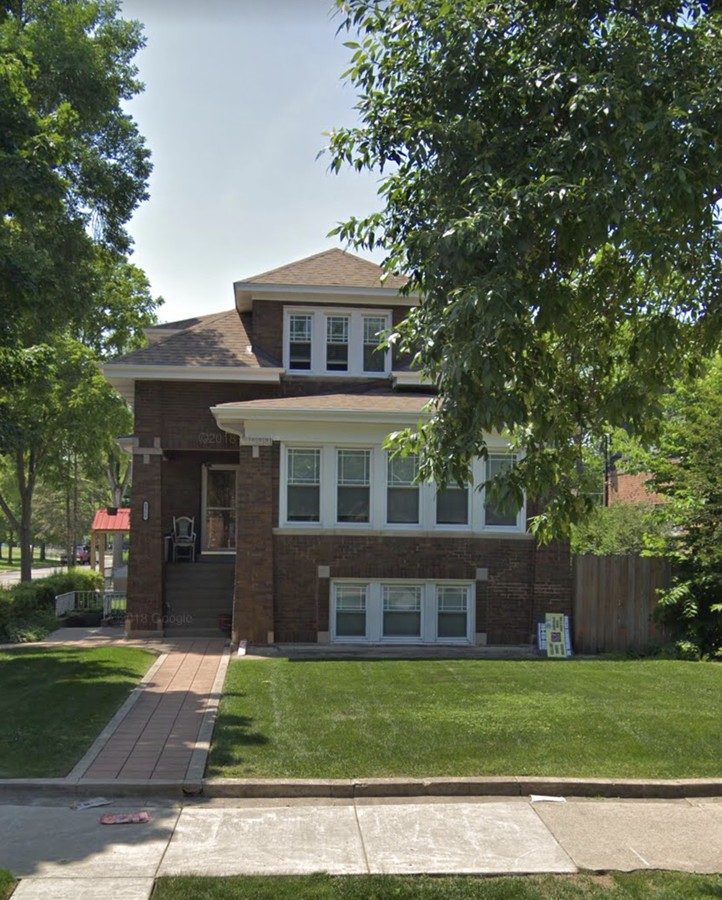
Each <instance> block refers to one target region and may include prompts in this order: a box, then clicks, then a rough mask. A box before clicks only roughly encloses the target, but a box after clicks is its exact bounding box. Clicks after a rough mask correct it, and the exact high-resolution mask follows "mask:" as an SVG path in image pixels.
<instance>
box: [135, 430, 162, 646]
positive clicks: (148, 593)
mask: <svg viewBox="0 0 722 900" xmlns="http://www.w3.org/2000/svg"><path fill="white" fill-rule="evenodd" d="M136 453H137V454H139V455H138V456H136V458H135V462H134V466H133V498H132V501H131V513H130V516H131V518H130V522H131V527H130V556H129V558H128V611H127V616H126V623H125V630H126V633H127V634H128V636H129V637H156V636H159V635H162V634H163V562H164V561H163V553H164V544H163V528H162V516H161V472H162V465H163V462H162V455H161V453H160V452H159V451H158V452H156V453H148V452H146V454H145V455H141V454H143V448H139V449H138V450H136Z"/></svg>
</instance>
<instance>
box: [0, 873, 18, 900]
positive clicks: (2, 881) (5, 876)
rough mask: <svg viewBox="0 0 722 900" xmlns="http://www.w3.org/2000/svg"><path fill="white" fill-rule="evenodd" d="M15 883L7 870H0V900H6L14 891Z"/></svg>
mask: <svg viewBox="0 0 722 900" xmlns="http://www.w3.org/2000/svg"><path fill="white" fill-rule="evenodd" d="M16 884H17V882H16V881H15V879H14V878H13V876H12V875H11V874H10V872H8V870H7V869H0V900H6V898H7V897H9V896H10V895H11V894H12V892H13V891H14V890H15V886H16Z"/></svg>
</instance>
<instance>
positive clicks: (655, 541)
mask: <svg viewBox="0 0 722 900" xmlns="http://www.w3.org/2000/svg"><path fill="white" fill-rule="evenodd" d="M662 402H663V406H664V418H663V424H662V427H661V430H660V433H659V436H658V440H657V442H656V444H655V445H654V446H653V447H652V448H651V449H647V448H644V447H641V446H639V445H638V444H637V443H636V442H634V441H633V440H629V439H628V438H627V437H626V436H624V435H621V434H620V435H617V439H616V446H617V447H618V448H619V449H620V450H621V451H622V453H623V456H624V459H625V461H626V464H627V466H628V467H630V468H633V469H636V470H639V471H643V472H646V473H648V475H649V476H650V478H649V482H648V484H649V485H650V487H651V488H652V489H653V490H654V491H656V492H658V493H659V494H660V495H661V496H662V498H663V499H664V502H662V503H660V504H658V505H657V507H656V508H655V510H654V512H653V513H652V517H653V522H654V524H655V526H656V527H655V528H654V529H652V530H648V531H647V532H646V533H645V535H644V541H645V550H646V552H648V553H653V554H655V555H663V556H666V557H668V558H669V559H671V560H672V562H673V566H674V578H673V585H672V587H671V588H670V589H669V590H667V591H665V592H664V593H663V594H662V596H661V597H660V612H661V614H662V618H663V619H664V621H665V622H666V623H667V624H668V625H669V626H671V628H672V629H673V631H674V633H675V634H676V636H677V637H678V638H681V639H683V640H687V641H689V642H690V643H691V644H693V645H694V647H695V649H696V651H699V652H702V653H710V654H719V653H720V652H722V444H721V443H720V441H719V440H718V435H719V434H720V433H722V357H720V356H717V357H715V358H714V359H713V360H711V361H710V362H708V363H706V364H705V366H704V371H703V373H702V374H701V375H700V376H699V377H697V378H695V379H692V380H686V381H685V380H681V379H680V380H679V381H678V382H677V383H676V384H675V386H674V390H672V391H670V392H669V393H668V394H666V395H665V397H664V398H663V401H662Z"/></svg>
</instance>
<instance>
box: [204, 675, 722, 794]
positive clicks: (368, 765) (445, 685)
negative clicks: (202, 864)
mask: <svg viewBox="0 0 722 900" xmlns="http://www.w3.org/2000/svg"><path fill="white" fill-rule="evenodd" d="M721 696H722V665H719V664H714V663H692V662H679V661H672V660H643V661H607V660H570V661H563V662H562V661H551V660H538V661H536V660H532V661H493V660H413V661H412V660H398V661H388V660H384V661H362V662H359V661H348V662H344V661H332V662H330V661H329V662H327V661H323V662H308V661H303V662H293V661H290V660H286V659H272V660H258V661H254V660H236V661H234V662H233V663H232V664H231V666H230V667H229V671H228V677H227V679H226V685H225V689H224V695H223V699H222V701H221V707H220V715H219V719H218V722H217V725H216V731H215V735H214V740H213V746H212V750H211V758H210V764H209V774H210V775H211V776H215V777H226V778H238V777H270V778H279V777H287V778H294V777H295V778H314V777H315V778H359V777H385V776H392V775H406V776H415V777H430V776H435V775H436V776H443V775H446V776H454V775H457V776H461V775H467V776H473V775H542V776H559V777H562V776H579V777H594V776H598V777H617V778H681V777H716V776H720V775H722V755H720V746H722V707H721V706H720V702H719V701H720V697H721Z"/></svg>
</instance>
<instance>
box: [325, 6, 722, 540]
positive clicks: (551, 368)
mask: <svg viewBox="0 0 722 900" xmlns="http://www.w3.org/2000/svg"><path fill="white" fill-rule="evenodd" d="M337 3H338V6H339V9H340V11H341V17H342V24H341V27H342V29H345V30H347V31H348V32H349V33H350V35H351V37H352V38H355V39H354V40H352V41H350V42H349V44H348V46H349V48H350V50H351V53H352V57H351V63H350V67H349V69H348V71H347V72H346V73H345V75H346V78H347V79H348V80H349V81H350V82H351V84H352V85H353V86H354V87H355V88H356V91H357V94H358V105H357V109H358V111H359V115H360V119H361V124H360V126H359V127H355V128H348V129H341V130H338V131H335V132H332V134H331V138H330V154H331V168H332V169H333V170H338V169H339V168H340V167H341V166H343V165H351V166H353V167H355V168H357V169H359V170H362V169H374V170H378V171H381V172H382V173H383V180H382V182H381V195H382V199H383V203H384V208H383V209H382V210H381V211H380V212H378V213H375V214H373V215H371V216H368V217H366V218H363V219H357V218H351V219H350V220H348V221H347V222H346V223H344V224H342V225H340V226H339V227H338V229H336V231H337V233H338V234H340V235H341V237H342V238H345V239H347V240H348V241H350V242H352V243H354V244H355V245H356V246H359V247H365V248H375V247H381V248H384V249H385V250H386V251H387V263H388V267H389V268H390V269H391V270H396V271H401V272H404V273H408V274H409V275H410V282H409V285H408V287H409V289H410V290H412V291H418V292H419V294H420V296H421V301H422V302H420V303H419V304H418V306H417V307H415V308H414V309H413V310H412V312H411V315H410V316H409V318H408V320H407V321H406V323H405V324H404V325H402V326H401V328H400V329H399V333H398V335H395V336H392V340H398V341H400V342H401V344H402V347H403V348H404V349H406V350H409V351H410V352H414V353H415V354H416V355H415V363H416V365H417V366H418V368H419V369H420V370H421V371H422V373H423V374H424V376H425V377H426V378H427V379H428V380H429V382H430V383H431V384H433V385H435V386H436V387H437V388H438V390H439V393H440V396H441V398H442V401H441V403H440V405H439V407H438V410H437V411H436V412H435V414H434V415H433V417H432V419H431V421H430V423H429V424H428V425H422V426H420V428H419V429H418V430H417V431H416V432H405V433H403V434H401V435H399V436H398V437H397V438H396V444H397V445H401V446H405V447H406V448H411V449H415V450H416V449H421V450H422V451H423V453H424V462H423V467H422V475H423V476H429V475H432V476H434V477H435V478H436V479H437V481H440V482H444V481H447V480H449V479H450V478H455V479H456V480H459V481H461V480H464V479H468V472H469V461H470V459H471V458H472V457H474V456H479V455H481V456H483V455H484V454H485V452H486V441H485V436H486V435H489V434H490V433H492V432H495V431H496V432H503V431H507V432H508V433H509V434H510V436H511V439H512V441H513V442H514V444H515V445H516V446H517V447H519V448H520V449H521V450H522V451H523V459H522V460H521V461H520V463H519V465H518V466H516V467H515V468H514V469H513V470H512V471H510V472H509V473H507V474H506V475H505V476H504V479H503V484H502V489H503V490H504V491H505V493H506V494H508V495H509V496H510V497H511V498H512V499H513V500H516V501H517V503H518V502H519V501H520V499H521V496H522V490H523V489H524V488H526V489H527V490H528V491H529V493H530V494H531V495H532V496H535V497H540V498H546V499H547V500H548V503H547V505H546V507H545V509H544V512H543V513H542V514H541V515H540V516H539V517H537V519H536V521H535V528H536V530H537V531H538V533H539V534H540V536H542V537H545V536H549V535H551V534H556V535H558V534H564V533H565V532H566V530H567V528H568V525H569V522H570V521H574V520H575V519H577V518H579V517H580V516H581V515H583V513H584V512H585V511H586V510H587V509H588V507H589V498H588V497H587V496H586V495H585V493H584V492H583V491H580V490H579V484H578V463H579V461H580V458H581V445H582V440H581V437H582V435H586V436H589V437H590V438H591V439H593V440H594V441H595V442H596V441H598V440H599V439H601V437H602V436H603V435H604V434H606V433H608V432H609V431H610V430H612V429H613V428H615V427H622V426H623V427H626V428H627V429H629V430H631V431H633V432H634V433H636V434H638V435H641V436H644V437H645V438H648V437H649V436H650V435H652V434H653V433H654V430H655V426H656V423H657V421H658V419H659V415H660V411H661V403H660V396H661V394H660V389H661V388H664V387H665V386H669V385H670V384H671V383H672V380H673V378H674V377H676V376H678V375H679V374H680V373H684V372H688V371H690V370H693V369H694V368H695V366H696V365H697V362H698V360H699V359H700V357H702V356H703V355H705V354H706V353H707V352H708V351H709V349H710V348H712V347H714V346H716V344H717V342H718V340H719V337H720V325H721V324H722V317H721V316H720V314H719V302H718V298H719V296H720V291H721V288H722V252H721V249H722V245H721V242H720V230H719V201H720V197H721V196H722V193H721V191H720V187H719V172H720V170H721V169H722V140H720V122H722V91H720V89H719V84H720V80H719V59H720V58H721V57H722V9H720V6H719V4H712V3H708V2H702V0H677V2H672V0H650V2H645V3H643V4H637V3H631V4H620V3H618V2H612V0H593V2H591V3H584V4H580V3H578V2H575V0H561V2H556V3H538V2H532V0H513V2H512V0H505V2H498V0H458V2H454V3H447V2H440V0H337Z"/></svg>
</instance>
